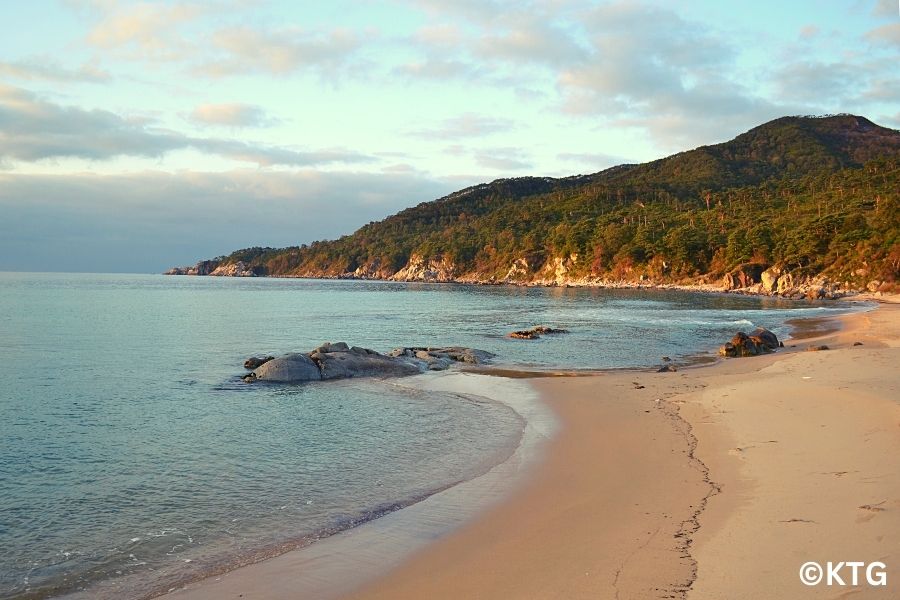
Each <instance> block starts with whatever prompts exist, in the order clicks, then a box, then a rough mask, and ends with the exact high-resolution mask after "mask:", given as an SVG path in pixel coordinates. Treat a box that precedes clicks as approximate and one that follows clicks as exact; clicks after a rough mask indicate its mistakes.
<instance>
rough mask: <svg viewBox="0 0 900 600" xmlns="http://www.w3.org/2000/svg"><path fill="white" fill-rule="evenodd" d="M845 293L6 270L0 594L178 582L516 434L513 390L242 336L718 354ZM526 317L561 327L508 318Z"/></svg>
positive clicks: (568, 362) (540, 364)
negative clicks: (258, 367)
mask: <svg viewBox="0 0 900 600" xmlns="http://www.w3.org/2000/svg"><path fill="white" fill-rule="evenodd" d="M850 310H859V308H858V307H851V306H849V305H844V304H840V303H836V302H828V303H811V302H792V301H787V300H781V299H772V298H759V297H748V296H736V295H726V294H699V293H687V292H680V291H638V290H600V289H588V288H562V287H560V288H536V287H516V286H467V285H456V284H425V283H394V282H374V281H344V280H304V279H276V278H259V279H242V278H213V277H185V276H162V275H123V274H48V273H0V364H2V367H0V598H3V599H11V598H17V599H20V598H21V599H25V598H28V599H32V598H34V599H37V598H53V597H60V596H65V595H68V594H72V593H77V592H81V593H85V590H86V591H87V592H86V593H88V595H89V596H90V597H97V598H104V597H115V598H142V597H148V596H152V595H155V594H157V593H160V592H165V591H166V590H168V589H171V588H173V587H177V586H179V585H181V584H183V583H184V582H187V581H190V580H193V579H197V578H199V577H203V576H205V575H210V574H215V573H221V572H223V571H225V570H228V569H230V568H233V567H236V566H239V565H242V564H248V563H251V562H255V561H258V560H260V559H263V558H266V557H268V556H273V555H275V554H278V553H281V552H284V551H287V550H290V549H293V548H299V547H303V546H305V545H308V544H311V543H314V542H315V541H316V540H320V539H322V538H325V537H328V536H331V535H333V534H335V533H337V532H340V531H343V530H346V529H348V528H351V527H354V526H356V525H359V524H361V523H365V522H367V521H370V520H372V519H376V518H378V517H379V516H382V515H385V514H387V513H390V512H393V511H396V510H399V509H402V508H403V507H406V506H409V505H410V504H413V503H415V502H417V501H419V500H421V499H423V498H427V497H428V496H430V495H431V494H433V493H435V492H437V491H439V490H444V489H447V488H449V487H451V486H454V485H456V484H458V483H460V482H464V481H468V480H471V479H472V478H473V477H476V476H477V475H479V474H482V473H484V472H486V471H487V470H489V469H491V467H492V466H494V465H496V464H498V463H499V462H502V461H503V460H504V459H505V458H506V457H508V456H510V454H511V452H512V451H513V450H514V449H515V448H516V445H517V444H518V443H519V441H520V439H521V437H522V431H523V419H524V416H523V415H522V414H520V413H521V411H517V410H516V408H515V406H514V405H513V404H511V403H507V402H503V401H499V402H498V401H488V400H486V399H485V398H482V397H479V396H478V395H475V394H458V393H450V392H439V391H434V389H428V386H422V385H420V381H419V380H420V379H421V378H422V377H428V375H423V376H416V377H411V378H405V379H388V380H373V379H351V380H345V381H332V382H315V383H307V384H300V385H261V384H252V385H250V384H245V383H244V382H243V381H241V379H240V376H241V375H242V374H243V373H245V371H244V369H243V366H242V364H243V361H244V359H245V358H247V357H249V356H259V355H268V354H271V355H279V354H283V353H286V352H302V351H308V350H311V349H313V348H315V347H316V346H318V345H320V344H321V343H323V342H325V341H332V342H338V341H345V342H347V343H349V344H351V345H357V346H364V347H367V348H372V349H374V350H378V351H382V352H385V351H389V350H391V349H393V348H396V347H403V346H448V345H455V346H467V347H472V348H478V349H482V350H488V351H490V352H492V353H494V354H496V358H495V359H494V364H495V365H498V366H501V367H505V368H509V369H516V370H537V371H544V370H560V369H573V370H595V369H624V368H652V367H655V366H658V365H660V364H662V357H668V358H670V359H671V360H672V362H674V363H675V364H682V365H684V364H688V363H694V362H698V361H703V360H705V359H711V357H712V356H713V353H714V351H715V348H716V347H717V346H718V345H719V344H721V343H722V342H723V341H725V340H727V339H729V338H730V337H731V336H732V335H733V334H734V333H735V331H737V330H744V331H749V330H751V329H752V328H754V327H755V326H758V325H761V326H765V327H768V328H769V329H771V330H773V331H774V332H776V334H778V336H779V337H784V336H786V335H788V334H789V333H790V331H791V326H790V325H789V323H788V321H790V320H792V319H797V318H808V317H822V316H827V315H831V314H836V313H839V312H847V311H850ZM535 325H547V326H551V327H556V328H565V329H568V330H569V333H567V334H561V335H546V336H543V337H542V338H541V339H538V340H514V339H510V338H508V337H506V334H507V333H509V332H510V331H513V330H516V329H523V328H529V327H533V326H535ZM110 582H115V583H116V585H115V586H109V585H108V584H109V583H110ZM104 584H105V585H104ZM108 589H114V590H115V592H114V594H112V593H107V592H104V591H103V590H108ZM92 590H96V593H93V592H92Z"/></svg>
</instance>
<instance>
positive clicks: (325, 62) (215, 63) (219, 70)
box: [194, 27, 362, 77]
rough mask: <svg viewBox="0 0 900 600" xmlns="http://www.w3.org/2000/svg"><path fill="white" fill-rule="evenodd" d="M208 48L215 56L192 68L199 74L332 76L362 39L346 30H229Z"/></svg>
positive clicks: (288, 28) (214, 40) (344, 63)
mask: <svg viewBox="0 0 900 600" xmlns="http://www.w3.org/2000/svg"><path fill="white" fill-rule="evenodd" d="M211 46H212V49H213V50H214V51H215V52H214V54H215V55H214V57H213V58H209V59H207V60H206V61H204V62H203V63H202V64H201V65H200V66H198V67H196V68H195V69H194V72H195V73H196V74H198V75H202V76H207V77H223V76H227V75H239V74H245V73H257V72H265V73H269V74H273V75H285V74H288V73H292V72H295V71H299V70H301V69H307V68H317V69H320V70H322V71H323V72H327V73H328V74H330V75H333V74H334V71H335V70H336V69H338V68H341V67H345V66H346V65H347V63H348V61H349V60H350V58H351V57H352V56H353V55H354V54H355V53H356V52H357V50H358V49H359V48H360V47H361V46H362V37H361V36H360V35H359V34H357V33H355V32H352V31H349V30H346V29H334V30H332V31H330V32H319V31H311V30H304V29H300V28H297V27H287V28H283V29H279V30H273V31H264V30H260V29H255V28H251V27H232V28H227V29H221V30H219V31H217V32H216V33H215V34H213V36H212V41H211Z"/></svg>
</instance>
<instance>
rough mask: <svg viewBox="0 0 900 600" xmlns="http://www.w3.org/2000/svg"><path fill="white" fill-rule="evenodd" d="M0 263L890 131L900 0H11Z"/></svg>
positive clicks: (248, 236)
mask: <svg viewBox="0 0 900 600" xmlns="http://www.w3.org/2000/svg"><path fill="white" fill-rule="evenodd" d="M0 18H2V21H3V23H4V35H3V36H2V38H0V208H2V210H3V212H4V219H3V221H2V224H0V270H63V271H132V272H156V271H161V270H163V269H165V268H167V267H168V266H171V265H175V264H189V263H193V262H195V261H196V260H198V259H200V258H208V257H212V256H216V255H218V254H224V253H228V252H230V251H231V250H234V249H237V248H241V247H246V246H252V245H272V246H284V245H293V244H300V243H304V242H309V241H312V240H315V239H326V238H332V237H336V236H339V235H342V234H346V233H350V232H352V231H353V230H354V229H355V228H357V227H358V226H359V225H362V224H364V223H366V222H368V221H371V220H377V219H379V218H382V217H384V216H386V215H388V214H391V213H393V212H396V211H397V210H399V209H401V208H404V207H406V206H410V205H414V204H417V203H419V202H422V201H427V200H432V199H434V198H436V197H439V196H441V195H444V194H446V193H449V192H452V191H454V190H456V189H459V188H462V187H465V186H467V185H471V184H474V183H479V182H482V181H490V180H493V179H497V178H500V177H516V176H523V175H550V176H565V175H571V174H575V173H590V172H595V171H598V170H601V169H603V168H606V167H609V166H612V165H614V164H619V163H622V162H642V161H646V160H652V159H654V158H658V157H660V156H665V155H667V154H671V153H674V152H677V151H680V150H685V149H689V148H693V147H696V146H698V145H702V144H709V143H715V142H720V141H724V140H727V139H730V138H732V137H734V136H735V135H737V134H738V133H741V132H742V131H745V130H747V129H749V128H751V127H753V126H755V125H758V124H760V123H762V122H764V121H767V120H769V119H772V118H775V117H778V116H782V115H787V114H825V113H837V112H851V113H855V114H862V115H865V116H867V117H869V118H871V119H873V120H874V121H876V122H878V123H880V124H882V125H885V126H889V127H894V128H897V127H900V103H898V101H897V99H898V98H900V68H898V64H900V63H898V58H900V7H898V2H896V1H895V0H881V1H877V0H847V1H845V2H840V1H834V2H822V1H818V2H814V1H795V2H783V1H781V2H774V1H757V2H737V1H734V2H730V1H721V0H720V1H694V2H687V1H685V2H678V3H675V2H656V1H652V0H646V1H635V2H602V1H579V0H544V1H532V2H529V1H528V0H519V1H516V2H507V1H504V0H443V1H438V0H406V1H400V0H396V1H390V2H389V1H383V2H379V1H374V0H360V1H355V2H351V1H340V0H332V1H331V2H328V3H320V2H316V3H308V2H275V1H272V2H266V1H263V0H234V1H231V2H226V1H208V2H189V1H184V2H127V1H116V0H59V1H55V2H53V1H48V0H33V1H32V2H30V3H27V4H26V3H15V6H13V5H12V4H11V3H5V4H2V5H0Z"/></svg>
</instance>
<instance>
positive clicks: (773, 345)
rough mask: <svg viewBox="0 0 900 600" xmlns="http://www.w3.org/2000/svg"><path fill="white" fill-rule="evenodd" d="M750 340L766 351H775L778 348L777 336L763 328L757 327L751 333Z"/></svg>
mask: <svg viewBox="0 0 900 600" xmlns="http://www.w3.org/2000/svg"><path fill="white" fill-rule="evenodd" d="M750 339H751V340H753V341H754V342H756V343H757V344H759V345H761V346H763V347H765V348H766V349H767V350H777V349H778V347H779V343H778V336H777V335H775V334H774V333H772V332H771V331H769V330H768V329H766V328H765V327H757V328H756V329H754V330H753V331H751V332H750Z"/></svg>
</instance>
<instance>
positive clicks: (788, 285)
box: [778, 273, 795, 296]
mask: <svg viewBox="0 0 900 600" xmlns="http://www.w3.org/2000/svg"><path fill="white" fill-rule="evenodd" d="M794 287H795V286H794V276H793V275H791V274H790V273H783V274H782V275H781V277H779V278H778V293H779V294H780V295H782V296H787V295H791V294H792V293H794Z"/></svg>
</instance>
